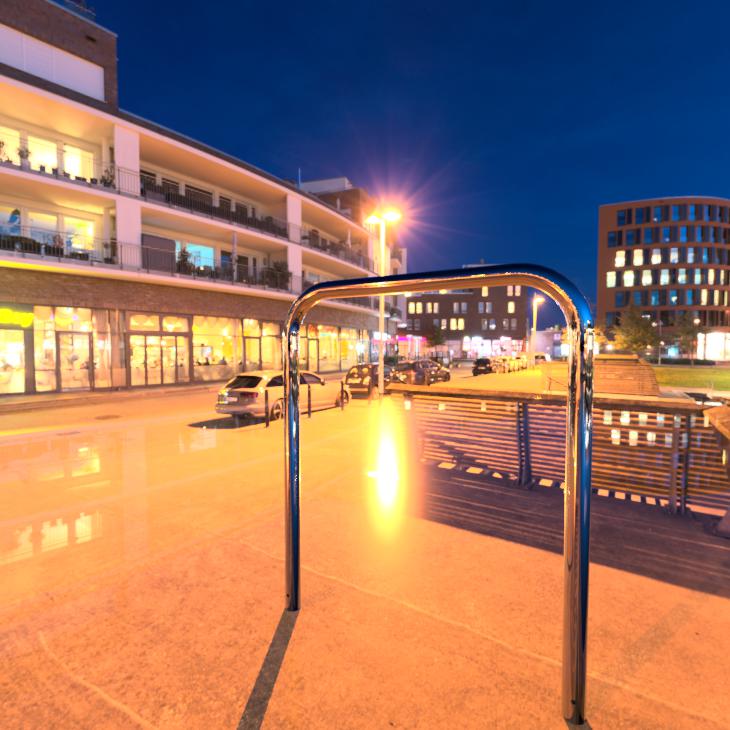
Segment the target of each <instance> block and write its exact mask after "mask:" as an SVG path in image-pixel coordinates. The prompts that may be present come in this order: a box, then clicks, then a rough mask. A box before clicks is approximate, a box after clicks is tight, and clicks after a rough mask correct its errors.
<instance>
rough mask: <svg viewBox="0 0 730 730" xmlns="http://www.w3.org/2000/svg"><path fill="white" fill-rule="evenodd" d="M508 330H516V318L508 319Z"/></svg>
mask: <svg viewBox="0 0 730 730" xmlns="http://www.w3.org/2000/svg"><path fill="white" fill-rule="evenodd" d="M509 328H510V329H511V330H516V329H517V318H516V317H512V319H510V321H509Z"/></svg>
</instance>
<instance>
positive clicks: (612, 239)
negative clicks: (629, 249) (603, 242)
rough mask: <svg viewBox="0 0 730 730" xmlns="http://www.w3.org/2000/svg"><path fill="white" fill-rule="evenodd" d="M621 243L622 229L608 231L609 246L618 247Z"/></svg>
mask: <svg viewBox="0 0 730 730" xmlns="http://www.w3.org/2000/svg"><path fill="white" fill-rule="evenodd" d="M620 245H621V232H620V231H609V232H608V247H609V248H616V246H620Z"/></svg>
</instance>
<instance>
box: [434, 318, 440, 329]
mask: <svg viewBox="0 0 730 730" xmlns="http://www.w3.org/2000/svg"><path fill="white" fill-rule="evenodd" d="M439 325H440V320H439V319H438V318H436V319H434V321H433V328H434V329H435V330H437V329H438V328H439Z"/></svg>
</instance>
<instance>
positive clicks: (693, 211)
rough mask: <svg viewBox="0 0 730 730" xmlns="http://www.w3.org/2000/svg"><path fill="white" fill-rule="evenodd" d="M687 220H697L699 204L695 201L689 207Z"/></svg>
mask: <svg viewBox="0 0 730 730" xmlns="http://www.w3.org/2000/svg"><path fill="white" fill-rule="evenodd" d="M687 208H688V209H687V220H690V221H696V220H697V206H696V205H695V204H694V203H690V204H689V206H688V207H687Z"/></svg>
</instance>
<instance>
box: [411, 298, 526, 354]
mask: <svg viewBox="0 0 730 730" xmlns="http://www.w3.org/2000/svg"><path fill="white" fill-rule="evenodd" d="M407 302H408V304H407V307H406V324H407V332H408V334H410V335H412V336H414V337H421V338H423V340H424V342H423V346H424V347H425V349H426V352H428V351H432V350H436V351H443V350H446V351H447V352H448V354H449V357H450V358H455V357H491V356H498V355H513V354H516V353H519V352H523V351H524V350H525V349H526V347H525V346H526V343H527V339H526V336H527V289H526V288H525V287H522V286H484V287H481V288H477V289H461V290H454V291H448V292H447V291H438V292H426V293H424V294H413V295H412V296H410V297H408V299H407ZM434 333H437V334H436V335H435V337H434ZM439 341H441V342H442V343H443V344H440V345H438V346H436V345H434V344H433V343H435V342H439ZM429 343H432V344H429Z"/></svg>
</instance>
